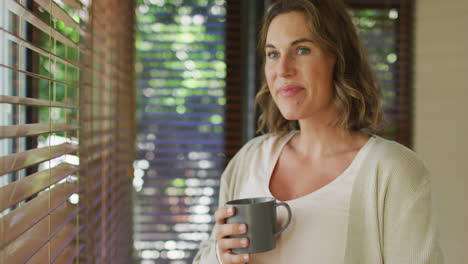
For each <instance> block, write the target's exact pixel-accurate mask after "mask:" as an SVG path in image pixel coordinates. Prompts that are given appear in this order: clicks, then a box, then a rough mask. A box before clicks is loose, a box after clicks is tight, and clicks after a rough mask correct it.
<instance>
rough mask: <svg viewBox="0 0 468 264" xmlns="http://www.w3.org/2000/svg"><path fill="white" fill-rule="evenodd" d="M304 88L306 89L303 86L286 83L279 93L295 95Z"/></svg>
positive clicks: (287, 95)
mask: <svg viewBox="0 0 468 264" xmlns="http://www.w3.org/2000/svg"><path fill="white" fill-rule="evenodd" d="M303 90H304V88H302V87H301V86H297V85H285V86H282V87H281V88H280V89H279V90H278V93H279V94H280V95H281V96H283V97H292V96H295V95H297V94H298V93H300V92H302V91H303Z"/></svg>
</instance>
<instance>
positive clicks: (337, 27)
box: [255, 0, 383, 133]
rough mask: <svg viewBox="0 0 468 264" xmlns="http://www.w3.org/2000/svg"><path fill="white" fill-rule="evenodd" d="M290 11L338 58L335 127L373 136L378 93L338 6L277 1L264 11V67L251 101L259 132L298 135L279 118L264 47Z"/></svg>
mask: <svg viewBox="0 0 468 264" xmlns="http://www.w3.org/2000/svg"><path fill="white" fill-rule="evenodd" d="M294 11H296V12H300V13H302V14H303V15H304V17H305V19H306V21H307V27H308V28H309V30H310V31H311V33H312V36H313V41H314V42H315V44H316V45H317V46H318V47H319V48H320V49H322V50H323V51H324V52H326V53H329V54H331V55H332V56H334V57H336V64H335V67H334V71H333V87H334V102H335V105H336V107H337V112H338V118H337V120H336V121H335V123H334V125H335V126H339V127H342V128H344V129H346V130H351V131H358V130H367V131H369V132H375V129H376V128H377V127H378V126H379V125H380V123H381V121H382V119H383V114H382V109H381V104H380V96H381V94H380V89H379V88H378V85H377V82H376V79H375V76H374V72H373V71H372V70H371V67H370V65H369V63H368V61H367V58H366V55H365V52H364V50H363V47H362V45H361V43H360V40H359V37H358V35H357V33H356V29H355V27H354V25H353V23H352V20H351V18H350V16H349V14H348V11H347V8H346V6H345V5H344V3H343V2H342V1H341V0H278V1H276V2H275V3H274V4H272V5H271V6H270V8H269V9H268V11H267V13H266V14H265V16H264V20H263V25H262V28H261V31H260V36H259V43H258V51H259V53H260V56H261V57H262V58H263V66H262V86H261V88H260V91H259V92H258V93H257V96H256V98H255V103H256V104H258V105H259V106H260V109H261V110H262V113H261V115H260V118H259V120H258V127H259V128H258V131H257V132H265V129H266V128H268V130H269V131H270V132H272V133H282V132H287V131H290V130H295V129H299V122H298V121H297V120H286V119H285V118H284V117H283V116H282V114H281V113H280V111H279V109H278V107H277V106H276V104H275V103H274V101H273V98H272V97H271V94H270V90H269V88H268V84H267V82H266V77H265V43H266V38H267V33H268V28H269V26H270V24H271V21H272V20H273V19H274V18H275V17H277V16H278V15H281V14H285V13H289V12H294Z"/></svg>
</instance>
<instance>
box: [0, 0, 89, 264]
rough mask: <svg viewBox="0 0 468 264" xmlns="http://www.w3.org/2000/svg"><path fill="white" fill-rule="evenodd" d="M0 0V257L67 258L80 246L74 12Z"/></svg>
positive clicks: (18, 259)
mask: <svg viewBox="0 0 468 264" xmlns="http://www.w3.org/2000/svg"><path fill="white" fill-rule="evenodd" d="M0 3H1V4H0V5H1V7H0V18H1V22H0V34H1V38H0V52H1V56H0V58H1V61H0V82H1V85H0V108H1V110H0V211H1V214H0V216H1V218H0V245H1V246H0V248H1V253H0V262H1V263H51V262H54V263H71V262H72V261H73V260H74V259H76V257H77V256H78V255H79V251H80V247H79V243H78V236H79V235H78V233H79V231H80V227H79V217H78V211H79V208H78V206H77V197H78V192H79V184H78V178H79V177H80V175H79V162H78V159H79V158H78V157H79V145H78V142H79V140H78V139H79V124H78V117H79V114H78V109H79V92H80V91H79V90H80V87H79V80H78V75H79V68H80V60H79V55H78V53H79V50H80V47H79V35H80V32H81V31H82V30H81V28H80V24H79V22H78V21H79V18H78V16H77V15H73V10H72V9H68V10H67V9H66V8H65V7H61V6H59V5H58V4H56V3H55V2H52V1H35V2H33V1H13V0H3V1H1V2H0ZM64 8H65V9H64Z"/></svg>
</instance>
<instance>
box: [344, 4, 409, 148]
mask: <svg viewBox="0 0 468 264" xmlns="http://www.w3.org/2000/svg"><path fill="white" fill-rule="evenodd" d="M347 2H348V4H349V5H350V12H351V15H352V16H353V21H354V23H355V25H356V27H357V29H358V33H359V35H360V37H361V40H362V42H363V44H364V47H365V49H366V52H367V55H368V58H369V61H370V63H371V64H372V66H373V68H374V71H375V72H376V77H377V79H378V82H379V85H380V88H381V90H382V95H383V107H384V112H385V118H386V121H387V122H386V124H385V126H384V127H383V128H382V129H381V131H380V132H379V134H380V135H381V136H383V137H386V138H388V139H392V140H396V141H398V142H400V143H402V144H404V145H406V146H408V147H411V142H412V140H411V138H412V133H411V131H412V77H411V76H412V75H411V74H412V71H411V65H412V61H411V59H412V41H411V39H412V36H411V34H412V22H411V19H412V1H401V0H384V1H376V0H347Z"/></svg>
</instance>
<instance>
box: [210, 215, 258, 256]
mask: <svg viewBox="0 0 468 264" xmlns="http://www.w3.org/2000/svg"><path fill="white" fill-rule="evenodd" d="M234 210H235V208H234V207H221V208H219V209H218V210H216V212H215V219H216V225H217V228H216V242H217V244H218V249H219V257H220V258H221V262H222V263H223V264H231V263H247V262H249V260H250V255H249V254H239V255H237V254H234V253H232V251H231V249H233V248H245V247H247V246H248V245H249V240H248V239H247V238H245V237H244V238H228V237H229V236H232V235H241V234H245V233H246V232H247V226H246V225H245V224H226V218H229V217H231V216H233V215H234Z"/></svg>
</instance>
